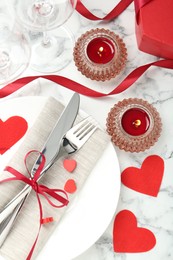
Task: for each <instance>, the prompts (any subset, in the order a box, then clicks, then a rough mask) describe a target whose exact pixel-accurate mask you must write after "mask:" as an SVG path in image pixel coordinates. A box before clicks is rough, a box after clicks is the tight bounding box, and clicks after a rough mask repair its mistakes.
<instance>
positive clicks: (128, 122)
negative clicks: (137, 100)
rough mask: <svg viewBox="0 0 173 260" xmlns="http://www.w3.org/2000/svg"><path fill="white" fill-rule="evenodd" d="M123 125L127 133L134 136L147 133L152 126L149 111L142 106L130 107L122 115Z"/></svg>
mask: <svg viewBox="0 0 173 260" xmlns="http://www.w3.org/2000/svg"><path fill="white" fill-rule="evenodd" d="M121 123H122V127H123V129H124V131H125V132H126V133H128V134H129V135H133V136H138V135H143V134H145V133H146V132H147V131H148V129H149V127H150V118H149V115H148V114H147V112H145V111H144V110H143V109H140V108H131V109H128V110H127V111H126V112H125V113H124V114H123V116H122V120H121Z"/></svg>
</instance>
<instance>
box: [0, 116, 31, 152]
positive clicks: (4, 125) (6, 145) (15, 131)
mask: <svg viewBox="0 0 173 260" xmlns="http://www.w3.org/2000/svg"><path fill="white" fill-rule="evenodd" d="M27 128H28V124H27V122H26V120H25V119H24V118H22V117H20V116H12V117H10V118H8V119H7V120H6V121H2V120H1V119H0V154H4V153H5V152H6V151H7V150H8V149H10V148H11V147H12V146H13V145H14V144H15V143H17V142H18V141H19V140H20V139H21V138H22V137H23V136H24V134H25V133H26V131H27Z"/></svg>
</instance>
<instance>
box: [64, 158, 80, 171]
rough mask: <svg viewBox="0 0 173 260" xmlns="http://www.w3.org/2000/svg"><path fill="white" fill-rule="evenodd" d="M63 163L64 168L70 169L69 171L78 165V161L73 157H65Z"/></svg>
mask: <svg viewBox="0 0 173 260" xmlns="http://www.w3.org/2000/svg"><path fill="white" fill-rule="evenodd" d="M63 165H64V168H65V169H66V170H67V171H68V172H73V171H74V170H75V169H76V166H77V162H76V161H75V160H72V159H70V160H69V159H65V160H64V161H63Z"/></svg>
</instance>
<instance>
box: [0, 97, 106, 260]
mask: <svg viewBox="0 0 173 260" xmlns="http://www.w3.org/2000/svg"><path fill="white" fill-rule="evenodd" d="M62 110H63V105H62V104H60V103H59V102H58V101H57V100H55V99H54V98H52V97H51V98H49V99H48V100H47V101H46V103H45V106H44V108H43V110H42V112H41V113H40V115H39V116H38V118H37V119H36V121H35V123H34V125H33V126H32V127H31V129H30V130H29V131H28V133H27V134H26V136H25V138H24V141H23V143H22V144H21V146H20V147H19V149H18V151H17V152H16V154H15V156H14V157H13V158H12V159H11V160H10V162H9V163H8V165H9V166H12V167H13V168H15V169H16V170H18V171H19V172H21V173H23V174H25V175H27V172H26V168H25V164H24V157H25V155H26V153H27V152H29V151H30V150H32V149H36V150H41V148H42V147H43V145H44V143H45V141H46V139H47V137H48V135H49V134H50V132H51V130H52V128H53V126H54V125H55V123H56V121H57V119H58V117H59V115H60V114H61V112H62ZM80 119H81V118H80V117H79V116H78V118H77V120H76V122H77V121H79V120H80ZM108 140H109V137H108V135H107V134H106V133H104V132H103V131H101V130H100V129H98V130H96V132H95V133H94V134H93V135H92V137H91V138H90V139H89V141H88V142H87V143H86V144H85V145H84V146H83V147H82V148H81V150H80V151H78V152H77V153H75V154H73V155H71V156H70V158H73V159H75V160H76V161H77V167H76V169H75V171H74V173H73V176H72V175H70V173H68V172H67V170H65V169H64V167H63V160H64V158H60V159H59V160H58V161H57V162H56V163H55V164H54V165H53V166H52V167H51V168H50V169H49V170H48V171H47V173H46V174H45V176H44V177H43V178H42V180H41V183H44V185H46V186H48V187H49V188H57V189H63V188H64V184H65V182H66V180H68V179H70V178H73V179H75V182H76V184H77V192H79V190H80V189H81V187H82V186H83V184H84V181H85V180H86V179H87V176H88V175H89V174H90V172H91V170H92V169H93V167H94V165H95V164H96V162H97V160H98V159H99V158H100V156H101V154H102V152H103V151H104V149H105V147H106V145H107V143H108ZM35 158H36V157H34V156H32V158H31V157H29V160H28V165H29V166H30V167H31V168H32V165H33V162H34V160H35ZM9 176H10V177H11V176H12V175H11V174H9V173H8V172H3V173H2V174H1V175H0V179H4V178H7V177H9ZM24 185H25V184H23V183H22V182H20V181H12V182H8V183H4V184H1V185H0V198H1V199H0V208H2V207H3V206H4V205H5V204H6V203H7V202H8V201H9V200H10V199H11V198H13V197H14V196H15V195H16V194H17V193H18V191H20V190H21V189H22V188H23V186H24ZM77 192H76V193H77ZM76 193H74V194H72V195H70V194H68V195H69V200H70V201H71V200H72V199H73V197H74V196H75V195H76ZM42 204H43V211H44V216H43V217H49V216H53V218H54V220H55V221H54V222H52V223H49V224H46V225H42V228H41V233H40V236H39V239H38V242H37V245H36V248H35V251H34V254H33V257H32V259H35V258H36V256H37V254H38V253H39V251H40V250H41V248H42V247H43V246H44V245H45V243H46V241H47V240H48V238H49V236H50V235H51V233H52V232H53V230H54V229H55V228H56V226H57V225H58V223H59V221H60V218H61V217H62V215H63V213H64V211H65V210H66V208H67V206H65V207H63V208H61V209H56V208H53V207H52V206H51V205H49V204H48V203H47V201H46V200H45V199H44V198H43V199H42ZM69 204H70V203H69ZM38 227H39V209H38V203H37V199H36V194H35V192H34V191H32V192H31V194H30V196H29V197H28V198H27V201H26V202H25V204H24V206H23V208H22V210H21V212H20V215H19V216H18V218H17V220H16V222H15V225H14V226H13V228H12V230H11V232H10V234H9V236H8V237H7V239H6V241H5V243H4V244H3V246H2V247H1V249H0V254H1V255H2V256H3V257H4V258H5V259H11V260H25V259H26V257H27V255H28V253H29V251H30V249H31V247H32V245H33V243H34V241H35V238H36V235H37V232H38Z"/></svg>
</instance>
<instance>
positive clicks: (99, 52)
mask: <svg viewBox="0 0 173 260" xmlns="http://www.w3.org/2000/svg"><path fill="white" fill-rule="evenodd" d="M103 51H104V48H103V47H100V48H99V50H98V52H97V53H98V55H99V56H100V57H101V56H102V52H103Z"/></svg>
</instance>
